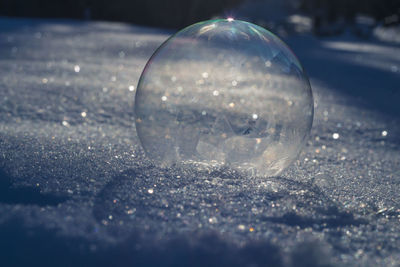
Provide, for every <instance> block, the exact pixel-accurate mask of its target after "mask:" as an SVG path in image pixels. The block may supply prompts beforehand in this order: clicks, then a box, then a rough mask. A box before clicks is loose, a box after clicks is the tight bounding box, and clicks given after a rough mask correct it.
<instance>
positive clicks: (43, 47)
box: [0, 18, 400, 266]
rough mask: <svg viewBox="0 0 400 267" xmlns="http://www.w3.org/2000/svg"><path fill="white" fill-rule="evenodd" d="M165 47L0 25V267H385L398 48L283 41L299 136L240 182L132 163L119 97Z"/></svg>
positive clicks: (123, 28) (139, 36)
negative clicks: (305, 134) (288, 156)
mask: <svg viewBox="0 0 400 267" xmlns="http://www.w3.org/2000/svg"><path fill="white" fill-rule="evenodd" d="M170 34H171V32H167V31H163V30H158V29H151V28H145V27H137V26H131V25H126V24H116V23H102V22H77V21H49V20H29V19H10V18H0V249H1V252H2V254H3V255H6V258H5V260H6V262H5V264H4V266H9V265H20V266H26V265H32V263H34V264H33V265H39V264H40V265H42V266H43V265H45V266H55V265H57V266H73V265H74V266H77V265H79V266H110V265H115V266H355V265H359V266H397V264H398V262H400V249H399V248H400V221H399V220H400V196H399V193H398V191H399V182H400V152H399V148H400V139H399V136H400V135H399V133H400V127H399V125H400V124H399V114H400V112H399V104H398V103H400V93H399V84H400V58H399V57H398V55H399V54H400V48H399V47H398V46H396V45H391V44H388V43H379V42H372V41H370V42H366V41H365V40H364V41H360V40H358V39H356V38H353V37H351V36H342V37H337V38H330V39H315V38H313V37H311V36H293V37H289V38H288V39H287V40H286V41H287V42H288V44H289V45H290V47H291V48H292V49H293V51H294V52H295V54H297V55H298V57H299V60H300V62H302V64H303V65H304V68H305V70H306V72H307V73H308V75H309V77H310V80H311V84H312V88H313V92H314V96H315V108H316V109H315V118H314V124H313V129H312V133H311V136H310V139H309V141H308V142H307V144H305V148H304V150H303V152H302V153H301V155H300V157H299V159H298V160H297V161H296V163H295V164H294V165H292V166H291V167H290V168H289V169H288V170H286V171H285V172H284V173H282V174H281V175H280V176H279V177H273V178H263V177H258V178H251V179H250V178H249V177H246V176H241V175H239V174H237V173H235V172H234V171H232V170H230V169H224V168H220V167H215V166H214V167H213V166H209V167H208V168H201V170H198V169H196V168H195V167H182V166H181V167H173V168H166V169H163V168H159V167H157V166H154V165H153V164H152V163H151V162H149V161H148V160H146V159H145V157H144V154H143V150H142V148H141V147H140V144H139V140H138V138H137V136H136V134H135V128H134V118H133V103H134V94H135V90H136V85H137V81H138V78H139V76H140V73H141V71H142V69H143V67H144V65H145V63H146V61H147V60H148V58H149V57H150V56H151V54H152V52H153V51H154V50H155V49H156V48H157V47H158V45H159V44H161V43H162V42H163V41H164V40H165V39H166V38H168V36H169V35H170ZM3 260H4V259H3ZM2 265H3V264H2Z"/></svg>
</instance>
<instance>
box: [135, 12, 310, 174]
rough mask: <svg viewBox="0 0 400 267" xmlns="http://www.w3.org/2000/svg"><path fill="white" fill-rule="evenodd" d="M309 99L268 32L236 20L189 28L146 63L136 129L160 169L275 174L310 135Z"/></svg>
mask: <svg viewBox="0 0 400 267" xmlns="http://www.w3.org/2000/svg"><path fill="white" fill-rule="evenodd" d="M313 113H314V103H313V96H312V91H311V87H310V84H309V81H308V79H307V77H306V75H305V74H304V71H303V68H302V66H301V65H300V63H299V61H298V60H297V58H296V57H295V55H294V54H293V53H292V52H291V51H290V49H289V48H288V47H287V46H286V45H285V44H284V43H283V42H282V41H281V40H280V39H279V38H278V37H276V36H275V35H274V34H272V33H270V32H269V31H267V30H265V29H263V28H261V27H259V26H257V25H254V24H251V23H248V22H244V21H239V20H232V19H219V20H209V21H205V22H200V23H197V24H194V25H192V26H189V27H187V28H185V29H183V30H181V31H179V32H178V33H176V34H175V35H173V36H172V37H171V38H169V39H168V40H167V41H166V42H164V43H163V44H162V45H161V46H160V47H159V48H158V49H157V51H156V52H155V53H154V54H153V56H152V57H151V58H150V60H149V61H148V63H147V65H146V67H145V69H144V70H143V73H142V75H141V77H140V80H139V84H138V87H137V91H136V98H135V116H136V129H137V133H138V136H139V139H140V141H141V143H142V145H143V148H144V150H145V152H146V155H147V156H148V157H149V158H151V159H153V160H154V161H155V162H156V163H158V164H159V165H161V166H170V165H172V164H174V163H178V164H195V165H196V166H215V165H217V166H228V167H230V168H233V169H235V170H238V171H240V172H244V173H246V174H251V175H257V176H273V175H277V174H279V173H280V172H281V171H282V170H283V169H284V168H286V167H287V166H288V165H289V164H290V163H291V162H292V161H294V160H295V159H296V157H297V155H298V154H299V152H300V150H301V147H302V145H303V144H304V143H305V140H306V138H307V136H308V134H309V132H310V129H311V125H312V121H313Z"/></svg>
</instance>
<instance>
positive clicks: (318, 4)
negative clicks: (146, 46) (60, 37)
mask: <svg viewBox="0 0 400 267" xmlns="http://www.w3.org/2000/svg"><path fill="white" fill-rule="evenodd" d="M260 1H262V0H260ZM242 2H244V0H169V1H165V0H146V1H129V0H114V1H109V0H97V1H93V0H92V1H89V0H65V1H54V0H0V15H2V16H18V17H21V16H22V17H42V18H74V19H94V20H109V21H124V22H131V23H135V24H141V25H150V26H157V27H164V28H180V27H184V26H187V25H190V24H192V23H194V22H198V21H201V20H206V19H209V18H211V17H213V16H216V15H219V14H221V13H223V12H224V11H226V10H229V9H230V8H232V7H234V6H236V5H238V4H240V3H242ZM288 2H292V3H294V6H295V7H296V8H297V9H298V10H299V11H302V12H305V13H307V14H310V15H313V16H323V18H324V19H327V20H328V21H330V22H334V21H336V20H338V19H339V18H344V19H345V20H346V21H348V22H350V23H352V22H353V21H354V17H355V15H356V14H358V13H362V14H366V15H370V16H372V17H374V18H375V19H376V20H377V21H379V22H382V23H383V24H388V25H389V24H393V23H398V22H399V14H400V1H398V0H363V1H360V0H336V1H333V0H300V1H288ZM250 19H251V18H250ZM266 19H268V18H266Z"/></svg>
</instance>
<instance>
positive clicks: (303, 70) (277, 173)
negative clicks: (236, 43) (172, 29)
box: [134, 18, 315, 178]
mask: <svg viewBox="0 0 400 267" xmlns="http://www.w3.org/2000/svg"><path fill="white" fill-rule="evenodd" d="M216 22H228V23H233V22H239V23H244V24H247V25H249V26H251V27H256V28H258V29H260V30H261V31H264V32H266V33H267V34H268V35H270V36H272V37H273V38H274V41H276V42H278V43H279V44H280V45H282V46H283V47H285V48H286V49H287V50H288V51H289V52H290V55H291V56H293V57H294V59H295V63H296V65H297V67H298V68H299V69H300V70H301V71H302V72H303V75H304V76H305V77H306V78H307V79H306V81H307V83H308V87H309V88H310V97H311V102H312V103H311V121H310V126H309V127H310V130H309V131H307V132H306V134H305V135H304V137H303V142H302V143H301V144H300V146H299V148H298V152H297V155H296V156H295V157H294V159H296V158H298V156H299V155H300V153H301V151H302V150H303V148H304V146H305V142H304V141H305V140H306V139H308V138H309V136H310V134H311V129H312V125H313V122H314V108H315V107H314V95H313V91H312V87H311V83H310V80H309V76H308V75H307V73H306V71H305V69H304V67H303V66H302V64H301V63H300V61H299V59H298V57H297V56H296V54H295V53H294V52H293V50H292V49H291V48H290V47H289V46H288V45H287V44H286V43H285V42H284V41H283V40H282V39H281V38H280V37H279V36H277V35H276V34H274V33H273V32H271V31H269V30H268V29H265V28H264V27H261V26H259V25H257V24H254V23H251V22H248V21H244V20H237V19H232V18H226V19H213V20H205V21H200V22H197V23H194V24H191V25H189V26H187V27H185V28H183V29H181V30H179V31H177V32H176V33H174V34H173V35H171V36H170V37H168V38H167V39H166V40H165V41H164V42H163V43H162V44H161V45H160V46H159V47H158V48H157V49H156V50H155V51H154V52H153V54H152V55H151V57H150V58H149V59H148V61H147V63H146V65H145V67H144V68H143V70H142V72H141V75H140V78H139V81H138V83H137V87H136V88H140V84H141V83H142V82H143V78H144V76H145V75H144V74H145V73H146V70H147V69H148V68H149V67H150V65H151V63H152V59H153V58H155V57H156V56H157V54H158V53H159V51H160V50H162V49H163V48H164V46H165V45H166V44H167V43H168V42H169V41H170V40H171V39H173V38H174V37H176V36H177V35H179V34H180V33H182V32H184V31H185V30H187V29H189V28H192V27H194V26H196V25H197V26H199V25H201V24H209V23H216ZM138 92H139V90H137V91H136V92H135V99H134V116H135V126H136V131H137V128H138V121H137V119H138V117H137V113H138V112H137V110H136V109H137V106H138V105H136V100H137V94H138ZM137 136H139V135H138V134H137ZM138 139H139V142H140V144H141V146H142V148H143V150H144V152H145V155H146V157H147V158H148V159H150V158H149V157H148V156H147V153H148V152H147V151H146V149H145V146H144V144H143V142H142V140H141V139H140V138H138ZM150 161H151V162H152V163H153V164H157V163H159V162H157V161H155V160H153V159H150ZM175 164H176V162H175ZM168 165H169V166H168V167H171V165H170V164H168ZM172 165H174V164H172ZM289 165H291V164H289ZM164 167H167V166H164ZM287 167H288V166H287ZM287 167H285V168H284V169H286V168H287ZM284 169H282V170H280V171H278V172H276V173H275V174H274V175H266V176H264V175H262V176H264V177H265V178H268V177H274V176H277V175H279V174H280V173H282V171H284Z"/></svg>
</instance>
